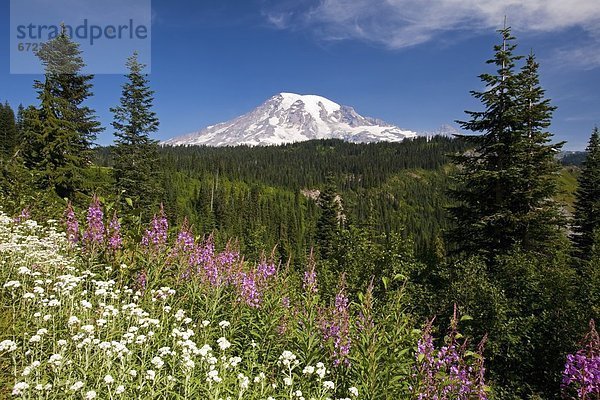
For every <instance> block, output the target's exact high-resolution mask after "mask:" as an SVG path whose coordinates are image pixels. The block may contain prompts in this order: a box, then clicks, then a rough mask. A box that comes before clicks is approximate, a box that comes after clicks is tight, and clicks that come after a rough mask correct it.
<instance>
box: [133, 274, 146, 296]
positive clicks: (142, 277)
mask: <svg viewBox="0 0 600 400" xmlns="http://www.w3.org/2000/svg"><path fill="white" fill-rule="evenodd" d="M147 283H148V274H147V273H146V270H142V271H140V273H139V274H138V276H137V278H136V279H135V287H136V289H137V290H139V291H140V292H141V293H142V294H144V293H145V292H146V284H147Z"/></svg>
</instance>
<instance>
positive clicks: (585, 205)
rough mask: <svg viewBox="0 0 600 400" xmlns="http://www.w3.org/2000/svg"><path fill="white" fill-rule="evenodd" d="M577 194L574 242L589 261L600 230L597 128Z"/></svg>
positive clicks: (599, 170) (591, 141)
mask: <svg viewBox="0 0 600 400" xmlns="http://www.w3.org/2000/svg"><path fill="white" fill-rule="evenodd" d="M586 151H587V157H586V159H585V161H584V163H583V168H582V171H581V175H580V176H579V179H578V181H579V187H578V189H577V193H576V202H575V215H574V227H573V230H574V231H575V233H574V235H573V242H574V243H575V246H576V248H577V255H578V257H580V258H583V259H589V258H590V256H591V252H592V245H593V243H594V234H595V231H597V230H599V229H600V132H599V131H598V128H595V129H594V131H593V132H592V136H591V138H590V142H589V145H588V147H587V150H586Z"/></svg>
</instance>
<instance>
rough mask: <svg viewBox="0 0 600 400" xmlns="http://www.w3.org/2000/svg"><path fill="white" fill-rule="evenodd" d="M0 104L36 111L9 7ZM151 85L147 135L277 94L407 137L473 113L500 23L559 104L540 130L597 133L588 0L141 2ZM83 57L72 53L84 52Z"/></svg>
mask: <svg viewBox="0 0 600 400" xmlns="http://www.w3.org/2000/svg"><path fill="white" fill-rule="evenodd" d="M0 2H1V5H0V15H1V16H2V19H3V21H2V24H1V27H0V53H1V54H4V55H5V56H4V57H3V59H2V60H1V64H0V101H4V100H8V101H9V102H10V103H11V104H13V105H14V106H15V107H16V105H18V103H24V104H35V103H36V99H35V92H34V91H33V89H32V82H33V79H35V78H39V77H38V76H35V75H11V74H10V73H9V57H8V54H9V46H10V43H9V21H8V18H9V17H8V16H9V2H8V1H7V0H0ZM152 6H153V9H152V13H153V25H152V74H151V75H150V80H151V85H152V88H153V89H154V90H155V91H156V100H155V111H156V112H157V113H158V116H159V118H160V121H161V127H160V131H159V133H158V134H157V138H158V139H167V138H169V137H172V136H176V135H180V134H183V133H188V132H191V131H195V130H198V129H200V128H202V127H204V126H206V125H210V124H214V123H217V122H221V121H224V120H227V119H230V118H233V117H236V116H238V115H240V114H242V113H245V112H247V111H249V110H251V109H252V108H254V107H256V106H257V105H259V104H260V103H262V102H263V101H264V100H266V99H267V98H269V97H270V96H272V95H274V94H276V93H278V92H283V91H287V92H297V93H301V94H319V95H322V96H325V97H328V98H330V99H331V100H334V101H336V102H338V103H341V104H346V105H351V106H353V107H354V108H355V109H356V110H357V111H358V112H359V113H360V114H363V115H367V116H373V117H378V118H381V119H383V120H386V121H388V122H391V123H394V124H396V125H398V126H400V127H403V128H407V129H412V130H418V131H423V130H433V129H436V128H437V127H439V126H440V125H442V124H446V123H452V122H453V121H454V120H457V119H463V118H465V114H464V110H466V109H470V110H479V109H480V108H481V107H480V105H479V104H478V103H477V102H476V101H474V100H473V99H472V98H471V96H470V94H469V91H470V90H479V89H481V83H480V81H479V79H478V78H477V76H478V75H479V74H481V73H483V72H488V71H490V67H489V66H487V65H486V64H485V60H486V59H488V58H489V57H490V56H491V55H492V46H493V45H494V44H496V43H497V42H498V35H497V34H496V32H495V30H496V29H497V28H499V27H501V25H502V23H503V19H504V15H506V16H507V17H508V21H509V25H511V26H513V28H514V33H515V35H516V36H517V39H518V40H517V43H518V45H519V49H518V51H520V52H521V53H523V54H527V53H529V51H530V50H531V49H533V51H534V52H535V53H536V54H537V57H538V60H539V62H540V63H541V80H542V85H543V86H544V88H545V89H546V90H547V96H548V97H550V98H551V99H552V100H553V104H554V105H556V106H558V110H557V111H556V113H555V115H554V120H553V125H552V129H551V130H552V132H554V133H555V135H556V138H557V140H567V141H568V144H567V146H566V148H567V149H570V150H579V149H583V148H584V147H585V144H586V142H587V139H588V138H589V135H590V132H591V130H592V128H593V127H594V125H600V28H599V27H600V2H598V1H597V0H572V1H570V2H564V1H562V0H561V1H558V0H527V1H516V0H506V1H504V2H502V4H500V2H497V1H491V0H437V1H423V0H290V1H288V0H277V1H271V0H214V1H206V0H196V1H192V0H190V1H188V0H171V1H163V0H154V1H153V3H152ZM84 56H85V55H84ZM122 82H123V77H122V76H119V75H97V76H96V78H95V80H94V93H95V96H94V97H93V98H92V99H91V100H90V101H89V104H90V105H91V106H92V107H93V108H95V109H96V111H97V113H98V115H99V118H100V120H101V122H102V123H103V125H104V126H105V127H106V131H105V132H104V133H102V134H101V135H100V136H99V138H98V142H99V143H100V144H109V143H110V142H111V141H112V131H111V128H110V125H109V123H110V121H111V115H110V113H109V111H108V110H109V108H110V107H112V106H114V105H116V104H117V103H118V99H119V95H120V85H121V84H122Z"/></svg>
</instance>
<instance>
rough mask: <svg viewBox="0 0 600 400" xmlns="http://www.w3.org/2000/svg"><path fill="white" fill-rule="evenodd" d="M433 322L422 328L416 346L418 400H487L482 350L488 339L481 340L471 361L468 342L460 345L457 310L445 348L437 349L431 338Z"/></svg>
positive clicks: (416, 390) (414, 392)
mask: <svg viewBox="0 0 600 400" xmlns="http://www.w3.org/2000/svg"><path fill="white" fill-rule="evenodd" d="M432 326H433V319H432V320H431V321H429V322H428V323H427V325H426V326H425V328H424V329H423V333H422V336H421V338H420V339H419V341H418V343H417V353H416V355H415V358H416V362H417V364H416V367H415V371H414V374H413V378H415V379H416V380H417V381H418V382H419V384H418V385H416V387H415V386H412V389H411V390H412V391H413V394H415V395H416V398H417V399H423V400H425V399H439V400H446V399H448V400H449V399H458V400H471V399H479V400H486V399H487V394H486V391H485V381H484V373H485V369H484V367H483V356H482V353H483V347H484V345H485V341H486V338H485V337H484V339H483V340H482V341H481V343H480V344H479V347H478V352H477V354H476V356H475V357H474V358H473V360H471V359H470V358H469V357H468V356H467V346H466V341H464V342H463V343H462V344H460V343H459V342H458V339H457V338H458V317H457V310H456V307H455V310H454V317H453V318H452V320H451V323H450V327H451V330H450V333H449V335H448V336H447V337H446V339H445V342H444V345H442V346H441V347H440V348H439V350H436V349H435V345H434V340H433V335H432Z"/></svg>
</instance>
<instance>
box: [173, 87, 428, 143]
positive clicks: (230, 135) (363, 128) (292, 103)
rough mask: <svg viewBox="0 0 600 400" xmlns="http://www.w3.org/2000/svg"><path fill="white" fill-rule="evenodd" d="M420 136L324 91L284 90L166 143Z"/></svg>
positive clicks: (394, 139) (377, 139)
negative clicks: (249, 108) (360, 111)
mask: <svg viewBox="0 0 600 400" xmlns="http://www.w3.org/2000/svg"><path fill="white" fill-rule="evenodd" d="M416 135H417V134H416V133H415V132H413V131H410V130H404V129H400V128H398V127H397V126H394V125H392V124H388V123H385V122H383V121H381V120H378V119H374V118H370V117H363V116H361V115H360V114H358V113H357V112H356V111H355V110H354V109H353V108H352V107H348V106H342V105H339V104H337V103H335V102H334V101H331V100H329V99H327V98H325V97H322V96H318V95H313V94H306V95H302V94H296V93H289V92H282V93H279V94H276V95H275V96H273V97H271V98H270V99H268V100H267V101H266V102H264V103H263V104H261V105H260V106H258V107H257V108H255V109H254V110H252V111H250V112H249V113H247V114H244V115H242V116H240V117H237V118H235V119H233V120H231V121H227V122H222V123H220V124H217V125H212V126H209V127H207V128H204V129H203V130H201V131H199V132H195V133H190V134H188V135H184V136H179V137H175V138H173V139H170V140H167V141H166V142H164V144H169V145H208V146H236V145H249V146H268V145H279V144H284V143H293V142H302V141H306V140H312V139H342V140H346V141H349V142H355V143H367V142H380V141H387V142H400V141H402V140H404V139H405V138H412V137H415V136H416Z"/></svg>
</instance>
